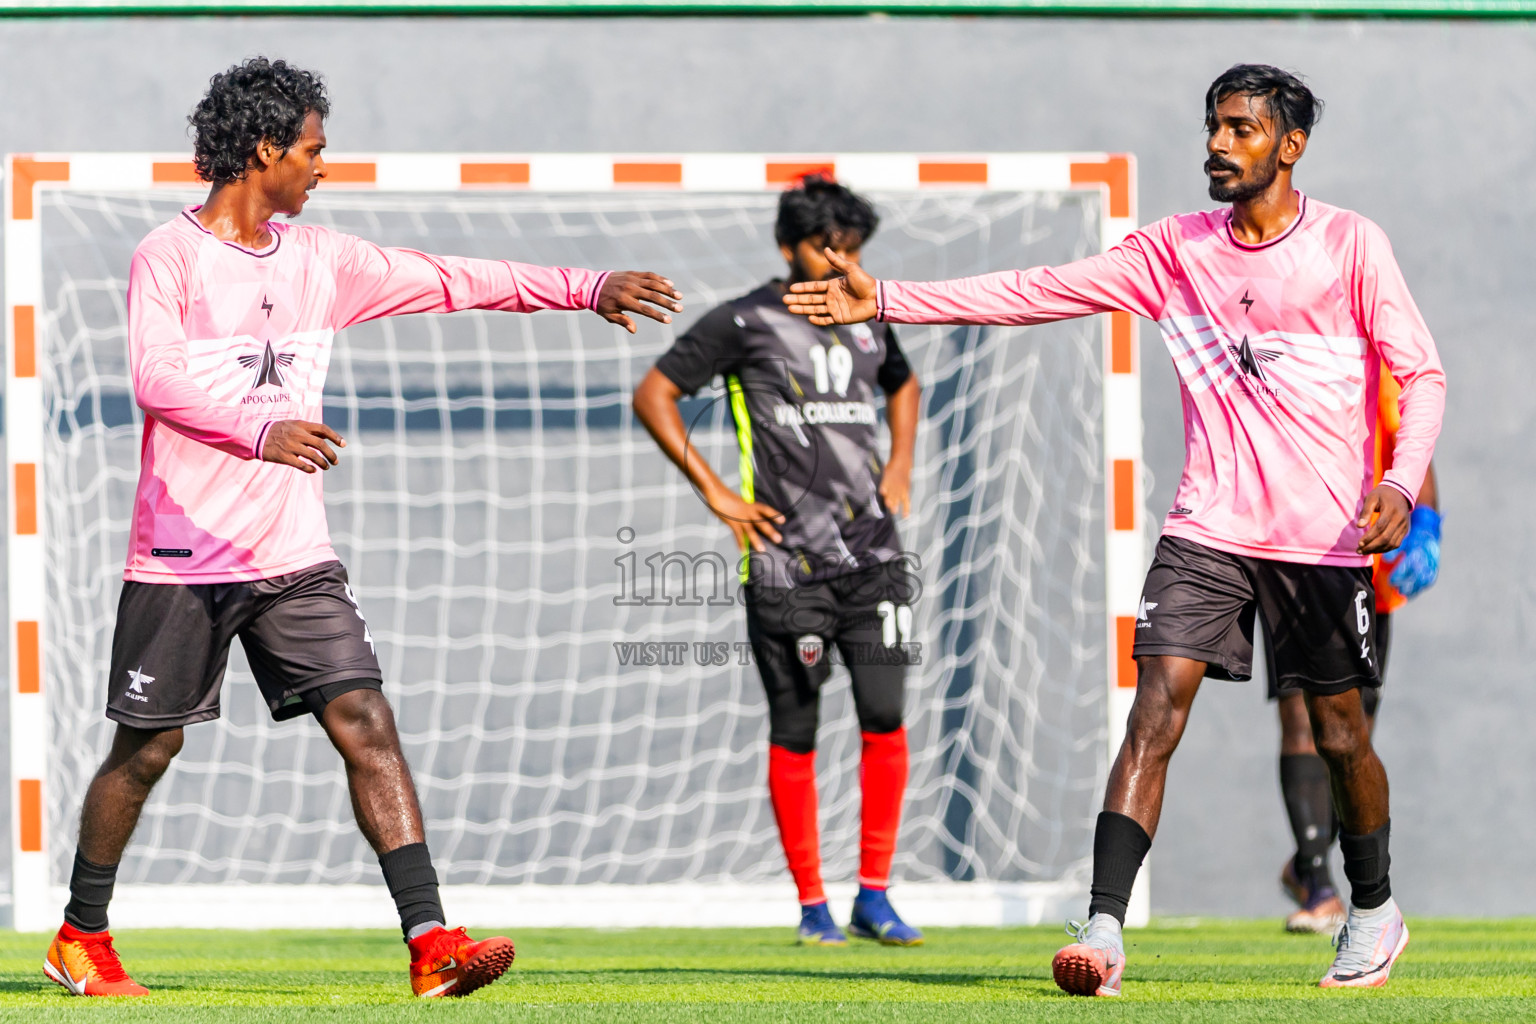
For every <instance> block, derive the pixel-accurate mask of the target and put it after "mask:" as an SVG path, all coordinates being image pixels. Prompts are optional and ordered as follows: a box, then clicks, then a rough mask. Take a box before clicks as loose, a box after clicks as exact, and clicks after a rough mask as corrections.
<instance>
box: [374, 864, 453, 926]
mask: <svg viewBox="0 0 1536 1024" xmlns="http://www.w3.org/2000/svg"><path fill="white" fill-rule="evenodd" d="M379 867H381V868H383V869H384V884H385V885H387V886H389V894H390V895H391V896H393V897H394V898H395V909H396V910H398V911H400V930H401V931H402V932H404V933H405V934H406V935H407V936H409V935H410V934H411V929H412V928H415V927H416V926H417V925H423V924H427V923H428V922H430V921H437V922H438V923H442V922H443V921H444V920H445V918H444V917H443V901H442V900H441V899H439V898H438V895H437V872H436V871H435V870H433V868H432V855H431V854H430V853H428V852H427V844H426V843H410V844H407V845H405V846H402V847H400V848H399V849H398V850H390V851H389V852H388V853H386V854H382V855H380V857H379Z"/></svg>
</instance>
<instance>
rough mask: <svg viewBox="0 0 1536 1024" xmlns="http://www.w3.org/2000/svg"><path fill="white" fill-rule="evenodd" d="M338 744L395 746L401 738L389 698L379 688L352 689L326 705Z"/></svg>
mask: <svg viewBox="0 0 1536 1024" xmlns="http://www.w3.org/2000/svg"><path fill="white" fill-rule="evenodd" d="M322 723H323V724H324V725H325V728H326V731H327V732H328V733H330V735H331V739H332V741H333V742H334V743H335V744H336V746H337V747H340V748H343V751H344V752H345V749H348V748H353V747H357V748H380V747H386V748H391V749H392V748H394V747H396V746H398V745H399V743H400V738H399V735H398V733H397V732H396V731H395V715H394V712H393V711H391V710H390V707H389V701H387V700H386V699H385V698H384V695H383V694H382V693H380V692H379V691H378V690H351V691H349V692H347V693H344V694H342V695H341V696H340V697H337V698H336V699H335V700H333V701H331V702H330V703H328V704H327V705H326V706H325V712H324V715H323V718H322Z"/></svg>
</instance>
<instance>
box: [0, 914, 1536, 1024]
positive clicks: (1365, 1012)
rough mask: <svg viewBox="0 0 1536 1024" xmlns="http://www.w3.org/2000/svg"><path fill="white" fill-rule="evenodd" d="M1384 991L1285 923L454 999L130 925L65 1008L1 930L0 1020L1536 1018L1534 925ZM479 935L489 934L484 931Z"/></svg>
mask: <svg viewBox="0 0 1536 1024" xmlns="http://www.w3.org/2000/svg"><path fill="white" fill-rule="evenodd" d="M1409 924H1410V927H1411V928H1412V931H1413V942H1412V944H1411V945H1410V946H1409V947H1408V950H1407V952H1406V953H1405V954H1404V955H1403V958H1402V959H1401V960H1400V961H1399V962H1398V965H1397V967H1396V969H1395V970H1394V971H1393V973H1392V980H1391V982H1390V983H1389V984H1388V985H1387V987H1386V988H1384V989H1380V990H1374V991H1360V992H1355V991H1346V992H1339V991H1321V990H1319V989H1318V988H1316V985H1315V983H1316V981H1317V979H1318V978H1319V977H1320V976H1321V975H1322V972H1323V970H1324V969H1325V968H1326V967H1327V965H1328V963H1329V961H1330V960H1331V958H1332V951H1331V948H1330V946H1329V943H1328V940H1327V939H1326V938H1324V937H1321V936H1291V935H1286V934H1284V933H1283V932H1282V931H1281V930H1280V926H1279V923H1278V921H1272V920H1269V921H1258V922H1229V921H1220V922H1198V923H1188V922H1164V923H1162V924H1160V925H1159V926H1157V927H1153V928H1146V929H1140V930H1136V931H1133V932H1130V933H1128V936H1127V937H1128V939H1129V941H1130V946H1129V949H1128V954H1129V966H1128V968H1127V970H1126V980H1125V995H1124V996H1123V997H1122V998H1120V999H1118V1000H1110V999H1074V998H1071V997H1068V996H1065V995H1063V994H1061V993H1060V992H1059V991H1057V989H1056V986H1055V985H1054V984H1053V983H1052V982H1051V977H1050V958H1051V954H1052V953H1053V952H1054V951H1055V950H1056V948H1057V947H1058V946H1060V945H1062V944H1063V942H1064V941H1065V936H1064V935H1063V934H1062V932H1061V929H1060V928H1008V929H986V928H935V929H932V930H930V931H929V933H928V939H929V941H928V943H927V945H925V946H923V947H920V948H917V949H887V948H883V947H881V946H877V945H874V944H871V943H861V942H855V943H854V944H852V945H850V946H849V947H847V948H845V949H801V948H798V947H796V946H794V945H793V944H792V942H791V940H792V932H791V931H790V930H789V929H787V928H786V929H774V930H767V929H740V930H729V929H717V930H692V929H638V930H634V931H585V930H583V931H577V930H560V931H557V930H538V931H534V930H529V931H513V932H512V935H513V938H514V939H515V940H516V942H517V947H518V958H517V963H516V964H515V965H514V966H513V968H512V970H511V971H510V972H509V973H508V974H507V976H506V977H505V978H503V979H502V980H501V981H500V982H498V983H497V984H495V985H493V986H491V987H490V988H487V989H482V990H481V991H480V992H477V993H475V994H474V995H472V996H470V997H468V998H466V999H461V1000H432V1001H427V1000H413V999H411V998H410V989H409V986H408V984H407V983H406V976H405V967H406V964H405V951H404V949H403V948H402V946H401V944H400V939H399V934H398V933H389V932H355V931H332V932H298V931H293V932H281V931H279V932H239V931H231V932H214V931H124V932H122V933H120V934H118V935H117V948H118V950H119V951H120V952H121V953H122V955H123V959H124V963H125V965H126V966H127V967H128V970H129V972H130V973H131V974H133V976H134V977H135V978H136V979H137V980H138V981H140V982H141V983H143V984H145V985H147V986H149V987H150V989H152V990H153V991H152V994H151V995H150V996H149V997H147V998H144V999H137V1000H107V999H99V1000H97V999H91V1000H87V999H75V998H72V997H69V996H67V995H66V994H65V993H64V990H63V989H61V988H59V987H57V986H56V985H54V984H53V983H52V982H50V981H48V980H47V979H46V978H45V977H44V976H43V973H42V971H41V969H40V967H39V965H40V964H41V962H42V957H43V953H44V950H45V947H46V944H47V937H46V936H39V935H17V934H14V933H0V1019H4V1020H16V1021H23V1020H24V1021H28V1022H38V1024H43V1022H52V1021H65V1020H68V1021H117V1020H134V1021H157V1022H159V1021H165V1022H186V1024H191V1022H205V1021H206V1022H218V1024H244V1022H254V1021H311V1020H314V1021H337V1022H341V1021H380V1022H388V1024H409V1022H415V1021H427V1020H432V1021H453V1022H460V1021H487V1022H489V1021H497V1022H502V1021H517V1022H523V1021H530V1022H546V1021H548V1022H553V1021H604V1022H608V1021H614V1022H619V1024H649V1022H662V1021H666V1022H672V1021H676V1022H685V1021H709V1022H712V1024H713V1022H734V1021H753V1022H757V1021H782V1022H785V1024H810V1022H813V1021H836V1022H838V1024H864V1022H870V1024H875V1022H888V1021H911V1022H914V1024H941V1022H950V1021H1076V1020H1096V1021H1098V1020H1102V1021H1159V1022H1162V1021H1168V1022H1173V1021H1180V1022H1183V1021H1222V1022H1246V1021H1326V1022H1329V1024H1347V1022H1353V1021H1390V1022H1393V1024H1411V1022H1419V1021H1423V1022H1433V1024H1449V1022H1454V1021H1500V1022H1503V1021H1521V1020H1528V1021H1536V920H1528V919H1525V920H1503V921H1447V920H1423V921H1410V922H1409ZM482 934H484V932H482Z"/></svg>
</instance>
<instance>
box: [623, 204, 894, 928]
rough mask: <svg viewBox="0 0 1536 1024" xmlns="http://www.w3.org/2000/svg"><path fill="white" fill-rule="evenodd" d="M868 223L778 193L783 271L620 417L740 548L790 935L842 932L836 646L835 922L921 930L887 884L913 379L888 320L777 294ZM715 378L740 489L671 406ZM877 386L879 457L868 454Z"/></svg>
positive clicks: (653, 377)
mask: <svg viewBox="0 0 1536 1024" xmlns="http://www.w3.org/2000/svg"><path fill="white" fill-rule="evenodd" d="M877 224H878V218H877V216H876V214H875V211H874V208H873V206H871V205H870V203H869V202H868V201H867V200H865V199H863V198H862V197H860V196H858V195H855V194H854V193H853V192H851V191H849V190H848V189H847V188H845V187H843V186H842V185H840V184H837V183H836V182H834V181H831V180H829V179H827V178H824V177H821V176H819V175H818V176H809V177H807V178H806V179H804V180H803V181H802V182H801V183H800V185H799V186H798V187H796V188H792V189H790V190H788V191H786V192H785V193H784V195H783V197H782V199H781V200H780V202H779V215H778V223H777V225H776V229H775V238H776V239H777V241H778V243H779V251H780V253H781V254H782V255H783V257H784V259H785V261H786V262H787V263H788V264H789V280H788V281H783V280H773V281H769V282H768V283H766V284H764V285H763V286H762V287H760V288H758V289H757V290H756V291H753V292H750V293H748V294H746V295H743V296H741V297H740V298H737V299H733V300H731V301H730V302H727V303H724V304H723V305H721V306H719V307H717V308H715V309H714V310H711V311H710V312H709V313H707V314H705V315H704V317H702V318H701V319H700V320H699V321H698V322H697V323H695V324H694V325H693V326H692V327H691V328H690V329H689V330H688V331H687V332H686V333H684V334H683V335H682V336H681V337H679V338H678V339H677V343H676V344H675V345H673V347H672V348H671V350H669V351H668V352H667V353H666V354H664V355H663V356H662V357H661V358H660V359H659V360H658V361H657V363H656V366H655V368H653V369H652V370H651V371H650V373H649V374H648V375H647V376H646V378H645V379H644V380H643V381H642V382H641V383H640V386H639V388H638V389H636V391H635V401H634V405H635V414H636V415H637V416H638V417H639V418H640V421H641V422H642V423H644V424H645V426H646V429H647V430H649V431H650V432H651V436H653V437H654V438H655V439H656V442H657V444H659V445H660V446H661V449H662V451H664V452H665V453H666V454H667V457H668V458H670V459H671V460H672V461H673V462H674V463H676V464H677V466H678V467H679V468H680V469H682V471H683V472H684V473H686V474H687V475H688V478H689V479H690V480H692V481H693V483H694V486H695V487H697V488H698V491H699V493H700V494H701V495H702V496H703V497H704V500H705V501H706V502H708V504H709V507H710V510H711V511H712V512H714V513H715V515H717V516H719V517H720V519H721V520H722V521H723V522H724V523H725V524H726V525H727V526H729V527H730V528H731V532H732V533H733V534H735V536H736V540H737V542H738V543H739V544H740V545H741V549H742V551H743V579H744V581H745V584H746V586H745V596H746V605H747V635H748V637H749V638H750V639H751V642H752V651H753V655H754V657H755V658H756V660H757V665H758V670H759V672H760V673H761V675H762V679H763V686H764V687H765V689H766V690H767V694H768V723H769V729H768V742H769V747H768V792H769V796H770V798H771V799H772V802H773V810H774V816H775V818H776V819H777V821H778V825H779V835H780V838H781V839H782V840H783V843H784V854H785V857H786V859H787V860H788V861H789V869H790V872H791V874H792V875H793V876H794V879H795V885H796V887H797V889H798V890H799V895H800V904H801V923H800V930H799V936H800V941H801V942H802V943H807V944H816V945H842V944H843V943H846V942H847V938H846V937H845V936H844V934H843V932H842V930H841V929H840V928H839V927H838V926H837V924H836V923H835V922H834V921H833V920H832V915H831V913H830V912H829V911H828V909H827V898H826V894H825V892H824V891H823V889H822V883H821V852H820V847H819V842H818V836H817V828H816V779H815V769H814V764H815V756H816V755H815V746H816V725H817V719H818V710H819V701H820V690H821V687H822V686H823V685H824V684H825V683H826V681H827V679H828V677H829V675H830V674H831V665H830V657H831V654H830V648H831V647H832V646H835V647H836V648H837V651H838V652H839V653H840V654H841V656H842V660H843V661H844V663H846V664H847V666H848V669H849V674H850V675H851V676H852V681H853V699H854V706H855V708H856V709H857V712H858V718H859V728H860V731H861V732H862V734H863V757H862V763H861V768H862V774H861V777H862V782H863V832H862V836H861V840H860V862H859V895H858V897H857V899H855V901H854V906H853V917H852V922H851V924H850V929H849V930H850V931H852V932H853V934H854V935H855V936H859V937H864V938H873V939H878V940H879V941H881V942H883V943H885V944H887V945H903V946H909V945H916V944H917V943H919V942H921V941H922V934H921V933H920V932H919V931H918V930H917V929H915V928H913V927H911V926H910V925H908V924H906V923H905V922H904V921H902V920H901V918H900V917H898V916H897V915H896V912H895V910H894V909H892V907H891V904H890V901H889V899H888V898H887V896H886V887H887V885H888V884H889V882H890V867H891V858H892V855H893V854H894V853H895V850H896V832H897V827H898V825H899V824H900V821H901V804H902V798H903V795H904V793H905V790H906V784H907V736H906V730H905V729H904V728H903V726H902V720H901V715H902V701H903V685H904V678H905V675H906V666H907V659H908V652H909V650H910V648H909V647H908V642H909V637H910V633H911V625H912V601H913V600H914V599H915V597H916V596H917V594H916V586H915V577H914V576H913V575H912V573H911V571H910V567H909V566H908V564H907V562H906V560H905V559H904V558H903V556H902V551H901V545H900V541H899V539H898V538H897V534H896V524H895V522H894V518H893V515H892V513H893V512H896V511H899V512H901V514H902V515H903V516H905V515H906V514H907V513H908V512H909V511H910V507H911V502H910V497H909V492H910V486H911V475H912V446H913V440H914V438H915V436H916V433H917V419H918V411H919V396H920V392H919V387H918V382H917V378H916V376H914V375H913V373H912V369H911V367H910V366H908V365H907V361H906V359H905V358H904V357H903V356H902V354H901V350H900V348H898V347H897V345H896V336H895V333H894V332H893V331H892V330H891V329H890V327H888V326H885V325H876V329H871V327H870V325H867V324H858V325H856V326H854V327H851V328H850V327H835V328H833V327H816V326H813V325H812V324H810V323H809V322H808V321H807V320H806V319H805V318H803V317H798V316H794V315H792V314H790V313H789V312H788V311H787V310H786V309H785V308H784V305H783V296H784V294H785V292H786V290H787V287H788V284H789V283H792V282H795V281H813V280H821V279H824V278H826V277H828V276H830V275H832V274H834V273H835V271H834V270H833V269H832V266H831V264H830V263H829V262H828V261H827V258H826V257H825V255H823V251H824V249H825V248H831V249H832V250H833V251H834V252H836V253H838V254H839V255H840V256H841V257H842V258H844V259H847V260H851V261H855V262H857V260H858V258H859V250H860V248H861V247H862V246H863V244H864V243H865V242H866V241H868V240H869V237H870V235H871V234H873V233H874V231H875V227H876V225H877ZM716 375H719V376H721V377H722V378H723V379H724V382H725V395H726V397H727V398H728V400H729V402H730V409H731V416H732V418H733V419H734V421H735V424H736V431H737V438H738V441H739V444H740V448H741V493H740V495H737V494H735V493H734V492H732V491H731V489H730V488H729V487H728V486H726V484H725V483H724V482H722V481H721V479H720V477H719V476H718V475H716V473H715V471H714V470H713V469H712V468H710V466H709V464H708V462H706V461H705V460H704V458H703V457H702V456H701V455H700V454H699V453H698V451H697V450H696V449H695V448H694V447H693V445H692V444H691V443H690V442H689V440H688V434H687V430H686V428H685V426H684V424H683V419H682V416H681V415H680V414H679V412H678V408H677V402H678V399H679V398H680V397H682V396H683V395H691V394H693V393H694V392H696V391H698V390H699V389H700V388H701V387H703V386H705V385H706V384H708V383H709V382H710V381H711V380H712V379H713V378H714V377H715V376H716ZM877 391H881V392H884V394H885V396H886V399H885V400H886V415H887V419H888V420H889V423H890V429H891V453H890V458H889V460H887V461H886V462H885V463H884V465H882V464H881V461H880V453H879V428H878V421H877V414H876V404H875V395H876V392H877Z"/></svg>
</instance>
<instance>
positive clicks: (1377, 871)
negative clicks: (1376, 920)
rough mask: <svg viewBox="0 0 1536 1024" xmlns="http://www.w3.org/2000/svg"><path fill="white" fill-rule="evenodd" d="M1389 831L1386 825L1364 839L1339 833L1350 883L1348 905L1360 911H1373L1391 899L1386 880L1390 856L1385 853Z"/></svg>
mask: <svg viewBox="0 0 1536 1024" xmlns="http://www.w3.org/2000/svg"><path fill="white" fill-rule="evenodd" d="M1391 831H1392V823H1391V822H1390V821H1389V822H1387V823H1386V824H1385V825H1383V826H1381V828H1379V829H1377V830H1376V831H1375V832H1368V833H1366V834H1365V835H1363V836H1352V835H1350V834H1349V833H1348V832H1340V833H1339V851H1340V852H1341V853H1343V854H1344V877H1345V878H1347V879H1349V888H1350V891H1349V901H1350V902H1351V903H1353V904H1354V905H1355V906H1357V907H1359V908H1360V909H1361V910H1375V909H1376V908H1377V907H1379V906H1381V905H1382V904H1383V903H1385V902H1387V900H1389V899H1391V898H1392V882H1391V879H1389V878H1388V877H1387V869H1388V868H1390V867H1391V866H1392V855H1391V854H1390V853H1388V852H1387V837H1388V835H1389V834H1390V833H1391Z"/></svg>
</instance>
